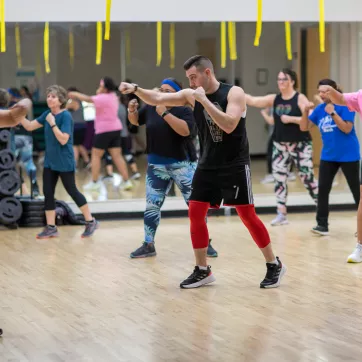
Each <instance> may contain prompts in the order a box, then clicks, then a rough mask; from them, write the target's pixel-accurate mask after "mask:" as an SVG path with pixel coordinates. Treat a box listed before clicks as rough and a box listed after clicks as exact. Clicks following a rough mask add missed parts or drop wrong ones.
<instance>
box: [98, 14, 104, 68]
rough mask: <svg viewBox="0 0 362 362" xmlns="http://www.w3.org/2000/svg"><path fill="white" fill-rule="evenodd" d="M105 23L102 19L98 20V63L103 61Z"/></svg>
mask: <svg viewBox="0 0 362 362" xmlns="http://www.w3.org/2000/svg"><path fill="white" fill-rule="evenodd" d="M102 40H103V25H102V22H101V21H97V54H96V64H97V65H100V64H101V63H102V46H103V42H102Z"/></svg>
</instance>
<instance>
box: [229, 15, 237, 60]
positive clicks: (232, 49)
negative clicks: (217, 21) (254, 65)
mask: <svg viewBox="0 0 362 362" xmlns="http://www.w3.org/2000/svg"><path fill="white" fill-rule="evenodd" d="M228 35H229V54H230V60H236V59H238V54H237V51H236V30H235V22H233V21H229V22H228Z"/></svg>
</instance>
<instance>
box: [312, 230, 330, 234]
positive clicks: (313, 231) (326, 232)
mask: <svg viewBox="0 0 362 362" xmlns="http://www.w3.org/2000/svg"><path fill="white" fill-rule="evenodd" d="M311 232H312V233H313V234H317V235H322V236H328V235H329V231H318V230H314V229H312V230H311Z"/></svg>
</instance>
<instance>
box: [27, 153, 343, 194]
mask: <svg viewBox="0 0 362 362" xmlns="http://www.w3.org/2000/svg"><path fill="white" fill-rule="evenodd" d="M136 160H137V164H138V167H139V170H140V173H141V175H142V177H141V179H140V180H137V181H133V186H134V188H133V190H132V191H120V190H119V188H118V187H117V186H118V185H119V182H120V176H119V175H118V174H116V176H115V177H114V180H113V182H112V181H110V182H104V187H103V188H102V190H101V192H85V191H84V190H83V186H84V185H85V184H87V183H88V182H89V181H90V180H91V173H90V172H89V171H86V170H84V169H81V170H80V171H79V172H77V173H76V183H77V186H78V188H79V189H80V190H81V191H82V192H83V193H84V195H85V197H86V199H87V200H88V201H105V200H124V199H140V198H144V197H145V174H146V168H147V160H146V156H140V157H137V158H136ZM103 171H104V170H102V172H103ZM251 172H252V183H253V192H254V194H263V195H265V194H270V195H274V183H270V184H262V183H261V182H260V181H261V180H262V179H263V178H264V176H265V174H266V161H265V160H260V159H256V160H252V161H251ZM318 172H319V169H318V168H316V169H315V175H316V177H318ZM37 174H38V183H39V186H40V189H41V193H42V185H43V182H42V177H43V170H42V167H40V166H38V172H37ZM24 177H25V179H26V182H27V184H28V185H29V181H28V178H27V177H26V176H25V175H24ZM335 180H336V181H337V184H335V185H334V186H333V189H332V193H340V192H346V191H347V192H349V188H348V185H347V183H346V180H345V178H344V176H343V174H342V173H338V174H337V175H336V178H335ZM288 190H289V194H293V193H298V192H305V188H304V186H303V184H302V182H301V181H300V179H299V177H297V179H296V180H295V181H293V182H290V181H289V182H288ZM176 195H177V196H182V195H181V194H180V192H179V190H178V189H177V188H176ZM306 195H308V194H307V193H306ZM55 196H56V198H58V199H59V200H64V201H71V198H70V196H69V195H68V194H67V193H66V191H65V190H64V187H63V185H62V183H61V182H60V181H59V182H58V185H57V188H56V193H55ZM308 197H309V196H308Z"/></svg>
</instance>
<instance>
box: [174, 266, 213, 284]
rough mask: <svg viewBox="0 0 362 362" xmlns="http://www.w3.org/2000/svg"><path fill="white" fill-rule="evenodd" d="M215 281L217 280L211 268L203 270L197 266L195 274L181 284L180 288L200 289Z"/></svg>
mask: <svg viewBox="0 0 362 362" xmlns="http://www.w3.org/2000/svg"><path fill="white" fill-rule="evenodd" d="M215 280H216V278H215V277H214V274H212V272H211V267H210V266H208V267H207V269H206V270H201V269H200V268H199V267H198V266H195V269H194V272H193V273H192V274H191V275H190V276H189V277H188V278H187V279H185V280H184V281H183V282H182V283H181V284H180V288H184V289H190V288H198V287H201V286H202V285H204V284H209V283H212V282H214V281H215Z"/></svg>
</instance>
